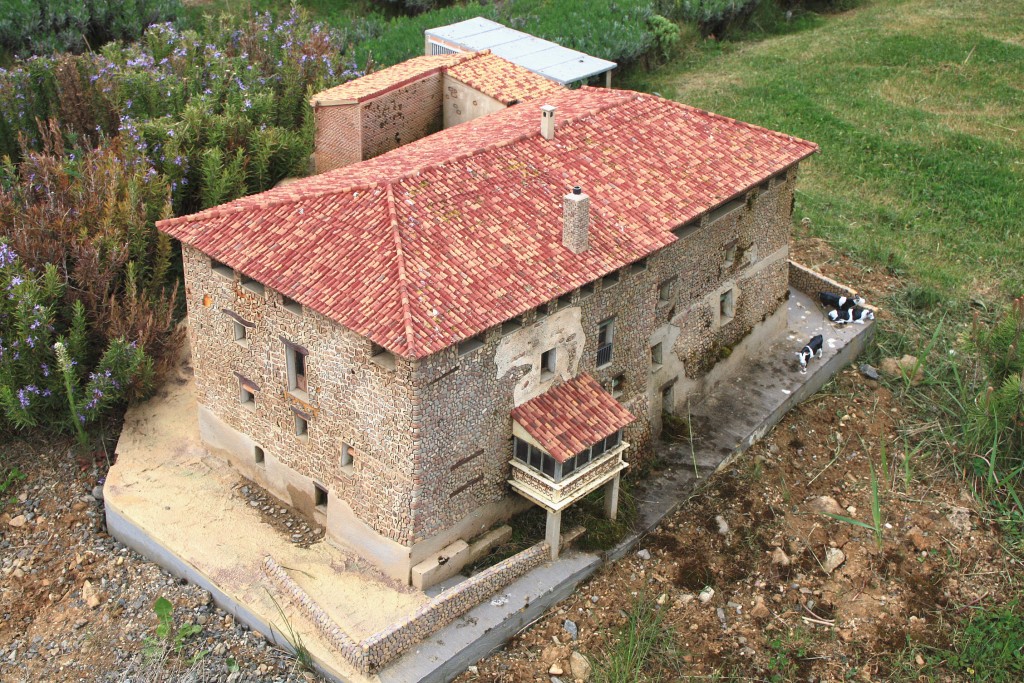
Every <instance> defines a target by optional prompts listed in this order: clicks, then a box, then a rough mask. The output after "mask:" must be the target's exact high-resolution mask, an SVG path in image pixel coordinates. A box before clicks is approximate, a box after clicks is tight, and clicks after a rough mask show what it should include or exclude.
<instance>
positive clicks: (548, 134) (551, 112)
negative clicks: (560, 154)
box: [540, 104, 555, 140]
mask: <svg viewBox="0 0 1024 683" xmlns="http://www.w3.org/2000/svg"><path fill="white" fill-rule="evenodd" d="M540 134H541V135H543V136H544V139H545V140H551V139H552V138H554V137H555V107H554V106H552V105H550V104H542V105H541V107H540Z"/></svg>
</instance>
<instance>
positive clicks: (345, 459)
mask: <svg viewBox="0 0 1024 683" xmlns="http://www.w3.org/2000/svg"><path fill="white" fill-rule="evenodd" d="M354 452H355V449H354V448H353V447H352V444H350V443H348V442H347V441H342V442H341V456H340V457H339V459H338V464H339V465H340V467H339V469H340V470H341V472H342V473H343V474H352V473H353V472H354V471H355V462H356V461H355V454H354Z"/></svg>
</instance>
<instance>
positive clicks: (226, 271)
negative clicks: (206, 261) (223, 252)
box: [210, 259, 235, 280]
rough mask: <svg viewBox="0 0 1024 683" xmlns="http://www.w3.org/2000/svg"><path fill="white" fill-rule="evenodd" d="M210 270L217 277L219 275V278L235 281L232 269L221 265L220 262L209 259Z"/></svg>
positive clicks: (223, 264)
mask: <svg viewBox="0 0 1024 683" xmlns="http://www.w3.org/2000/svg"><path fill="white" fill-rule="evenodd" d="M210 269H211V270H212V271H213V272H214V273H216V274H217V275H220V276H221V277H226V278H227V279H229V280H234V279H235V271H234V269H232V268H231V266H229V265H227V264H225V263H221V262H220V261H217V260H214V259H210Z"/></svg>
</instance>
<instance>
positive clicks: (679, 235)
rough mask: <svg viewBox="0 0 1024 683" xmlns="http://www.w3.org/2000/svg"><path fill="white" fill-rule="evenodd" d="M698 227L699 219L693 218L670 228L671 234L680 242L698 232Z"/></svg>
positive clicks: (699, 224)
mask: <svg viewBox="0 0 1024 683" xmlns="http://www.w3.org/2000/svg"><path fill="white" fill-rule="evenodd" d="M700 226H701V219H700V218H699V217H698V218H693V219H691V220H688V221H686V222H685V223H681V224H679V225H677V226H676V227H674V228H672V234H673V235H675V236H676V239H677V240H681V239H683V238H684V237H688V236H690V235H692V234H693V233H695V232H697V231H698V230H700Z"/></svg>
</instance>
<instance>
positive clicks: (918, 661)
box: [914, 654, 924, 666]
mask: <svg viewBox="0 0 1024 683" xmlns="http://www.w3.org/2000/svg"><path fill="white" fill-rule="evenodd" d="M914 662H915V663H916V664H917V665H918V666H924V657H922V656H921V655H920V654H917V655H914Z"/></svg>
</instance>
